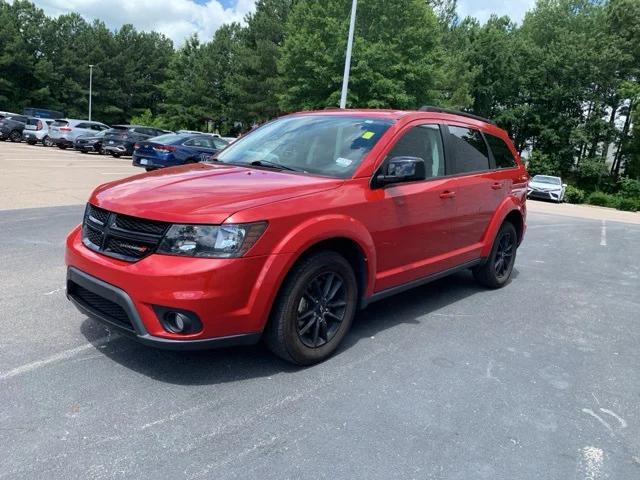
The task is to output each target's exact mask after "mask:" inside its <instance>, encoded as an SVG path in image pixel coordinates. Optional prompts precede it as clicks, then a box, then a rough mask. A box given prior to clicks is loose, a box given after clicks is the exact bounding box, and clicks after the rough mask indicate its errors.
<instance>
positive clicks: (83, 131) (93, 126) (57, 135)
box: [49, 118, 109, 149]
mask: <svg viewBox="0 0 640 480" xmlns="http://www.w3.org/2000/svg"><path fill="white" fill-rule="evenodd" d="M108 129H109V127H108V126H107V125H105V124H104V123H100V122H88V121H86V120H74V119H71V118H61V119H58V120H55V121H54V122H53V123H52V124H51V126H50V127H49V137H50V138H51V140H52V141H53V143H55V144H56V145H57V146H58V148H62V149H65V148H67V147H72V146H73V141H74V140H75V139H76V138H78V137H79V136H80V135H95V134H96V133H98V132H101V131H103V130H108Z"/></svg>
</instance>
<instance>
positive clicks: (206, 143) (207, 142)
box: [184, 137, 214, 148]
mask: <svg viewBox="0 0 640 480" xmlns="http://www.w3.org/2000/svg"><path fill="white" fill-rule="evenodd" d="M184 144H185V145H187V146H189V147H202V148H214V146H213V142H212V141H211V139H210V138H208V137H196V138H192V139H190V140H187V141H186V142H184Z"/></svg>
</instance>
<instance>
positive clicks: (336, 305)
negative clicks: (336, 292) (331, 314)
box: [327, 300, 347, 308]
mask: <svg viewBox="0 0 640 480" xmlns="http://www.w3.org/2000/svg"><path fill="white" fill-rule="evenodd" d="M346 306H347V302H345V301H343V300H340V301H338V302H330V303H327V307H329V308H342V307H346Z"/></svg>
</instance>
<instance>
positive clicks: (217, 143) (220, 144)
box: [212, 138, 229, 149]
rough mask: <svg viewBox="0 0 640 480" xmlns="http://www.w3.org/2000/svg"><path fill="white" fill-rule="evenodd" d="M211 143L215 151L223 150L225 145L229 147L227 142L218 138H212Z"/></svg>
mask: <svg viewBox="0 0 640 480" xmlns="http://www.w3.org/2000/svg"><path fill="white" fill-rule="evenodd" d="M212 141H213V145H214V147H215V148H217V149H222V148H225V147H226V146H227V145H229V144H228V143H227V142H225V141H224V140H221V139H219V138H214V139H213V140H212Z"/></svg>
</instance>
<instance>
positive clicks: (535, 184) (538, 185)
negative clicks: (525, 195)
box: [529, 182, 562, 191]
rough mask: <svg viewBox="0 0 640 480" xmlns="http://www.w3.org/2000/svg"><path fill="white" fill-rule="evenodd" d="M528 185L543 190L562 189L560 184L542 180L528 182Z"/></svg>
mask: <svg viewBox="0 0 640 480" xmlns="http://www.w3.org/2000/svg"><path fill="white" fill-rule="evenodd" d="M529 187H531V188H535V189H536V190H544V191H552V190H562V185H552V184H550V183H542V182H529Z"/></svg>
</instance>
